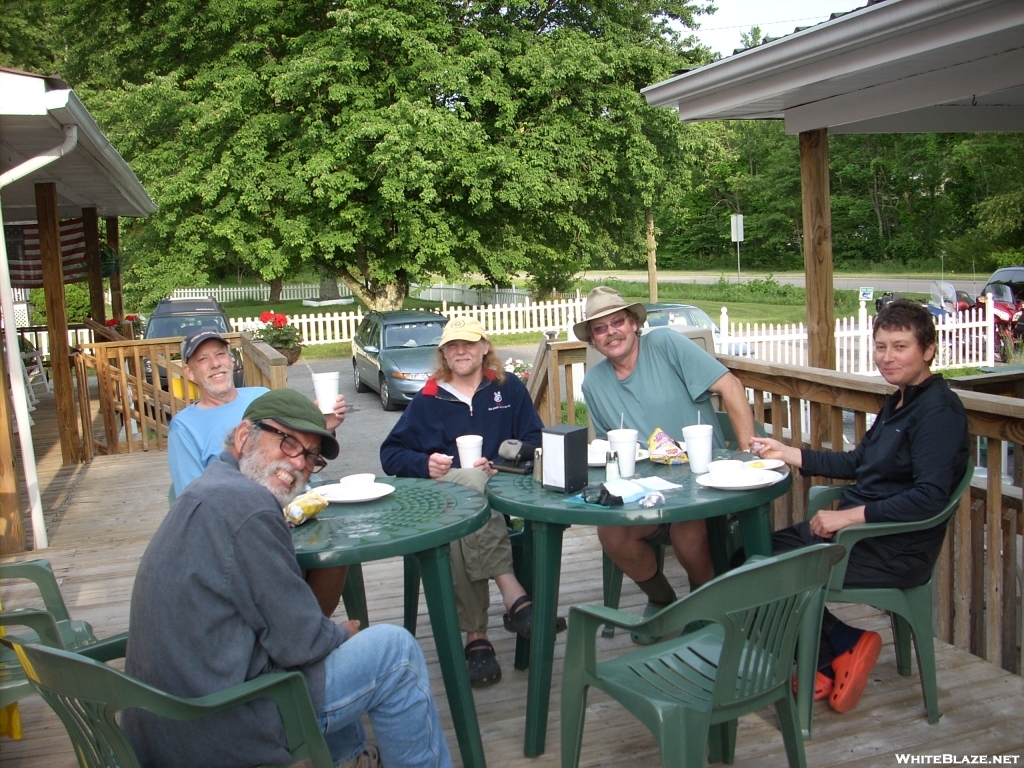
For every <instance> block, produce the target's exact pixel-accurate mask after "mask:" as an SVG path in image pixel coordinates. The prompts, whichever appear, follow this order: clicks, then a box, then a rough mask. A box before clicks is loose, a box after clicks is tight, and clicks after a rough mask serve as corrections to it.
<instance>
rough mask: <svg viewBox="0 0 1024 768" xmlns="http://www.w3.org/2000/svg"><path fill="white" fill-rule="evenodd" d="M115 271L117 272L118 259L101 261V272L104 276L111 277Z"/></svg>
mask: <svg viewBox="0 0 1024 768" xmlns="http://www.w3.org/2000/svg"><path fill="white" fill-rule="evenodd" d="M115 272H117V262H116V261H104V262H100V274H101V275H102V276H103V277H110V276H111V275H113V274H114V273H115Z"/></svg>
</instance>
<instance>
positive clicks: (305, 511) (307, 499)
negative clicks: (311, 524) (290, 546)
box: [284, 491, 329, 525]
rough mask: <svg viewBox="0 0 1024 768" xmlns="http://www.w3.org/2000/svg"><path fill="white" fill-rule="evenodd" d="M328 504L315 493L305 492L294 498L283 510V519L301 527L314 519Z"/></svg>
mask: <svg viewBox="0 0 1024 768" xmlns="http://www.w3.org/2000/svg"><path fill="white" fill-rule="evenodd" d="M328 503H329V502H328V501H327V499H325V498H324V497H323V496H321V495H320V494H319V493H317V492H316V491H306V492H305V493H304V494H302V495H301V496H296V497H295V498H294V499H292V501H291V502H290V503H289V504H288V505H287V506H286V507H285V508H284V519H285V520H287V521H288V522H289V523H291V524H292V525H302V524H303V523H304V522H306V521H307V520H309V519H310V518H311V517H316V516H317V515H318V514H320V512H321V511H322V510H323V509H325V508H326V507H327V504H328Z"/></svg>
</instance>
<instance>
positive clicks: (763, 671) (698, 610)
mask: <svg viewBox="0 0 1024 768" xmlns="http://www.w3.org/2000/svg"><path fill="white" fill-rule="evenodd" d="M842 554H843V548H842V547H841V546H838V545H835V544H818V545H815V546H813V547H807V548H805V549H800V550H796V551H794V552H788V553H786V554H784V555H778V556H776V557H770V558H751V560H750V561H749V562H748V563H746V564H744V565H742V566H740V567H739V568H736V569H734V570H732V571H730V572H729V573H727V574H724V575H722V576H719V577H717V578H715V579H713V580H712V581H710V582H708V583H707V584H705V585H704V586H703V587H701V588H700V589H697V590H696V591H694V592H691V593H690V594H688V595H687V596H686V597H684V598H682V599H680V600H677V601H676V602H675V603H673V604H672V605H670V606H668V607H666V608H664V609H663V610H661V611H659V612H658V613H657V614H656V615H654V616H652V617H651V618H649V619H641V618H639V617H637V616H635V615H632V614H628V613H623V612H621V611H617V610H613V609H611V608H606V607H605V606H597V605H594V606H581V607H573V608H572V609H570V611H569V635H568V639H567V641H566V648H565V666H564V669H563V673H562V768H576V767H577V766H578V764H579V758H580V746H581V744H582V740H583V720H584V717H585V714H586V697H587V689H588V688H589V687H590V686H594V687H597V688H600V689H601V690H602V691H604V692H605V693H607V694H608V695H609V696H611V697H612V698H614V699H615V700H616V701H618V702H619V703H620V704H622V706H624V707H625V708H626V709H627V710H629V711H630V712H631V713H632V714H633V715H634V716H635V717H637V718H638V719H639V720H640V722H642V723H643V724H644V725H645V726H646V727H647V728H648V729H650V731H651V732H652V733H653V734H654V737H655V739H656V740H657V742H658V748H659V750H660V751H661V761H662V765H663V766H665V768H684V766H685V767H686V768H702V767H703V765H704V758H705V752H706V751H707V749H708V747H709V746H710V748H711V758H712V760H713V761H714V760H721V759H724V760H725V762H727V763H732V761H733V757H734V754H735V743H736V719H737V718H738V717H740V716H741V715H744V714H746V713H748V712H753V711H756V710H759V709H761V708H763V707H765V706H767V705H769V704H774V706H775V711H776V712H777V714H778V718H779V727H780V729H781V731H782V738H783V741H784V743H785V746H786V756H787V758H788V760H789V765H790V766H791V768H797V767H799V768H803V767H804V766H805V765H806V760H805V757H804V744H803V737H802V735H801V733H800V724H799V720H798V717H797V710H796V703H795V701H794V699H793V691H792V683H791V676H792V669H793V652H794V649H795V646H796V644H797V638H798V636H800V635H801V634H802V637H803V638H806V637H807V632H808V628H810V631H811V632H817V631H818V627H820V622H821V611H822V607H823V605H824V603H823V587H824V586H825V583H826V582H827V581H828V577H829V572H830V570H831V567H832V564H833V563H836V562H838V561H839V559H840V558H841V557H842ZM815 621H816V622H818V625H817V626H815V625H814V622H815ZM605 622H608V623H611V624H613V625H614V626H617V627H621V628H623V629H627V630H629V631H631V632H633V633H640V634H645V635H649V636H655V637H657V636H661V637H664V636H666V635H669V634H672V633H674V632H678V631H680V630H682V629H684V628H692V627H694V626H698V627H700V628H699V629H695V630H694V631H691V632H687V633H685V634H683V635H682V636H681V637H678V638H675V639H670V640H662V641H661V642H660V643H657V644H656V645H651V646H647V647H644V648H642V649H640V650H634V651H630V652H628V653H625V654H623V655H621V656H618V657H616V658H614V659H611V660H609V661H602V662H598V661H597V660H596V657H597V653H596V648H595V646H596V637H597V631H598V629H599V628H600V626H601V624H603V623H605ZM695 622H696V624H695ZM713 726H717V727H715V728H714V730H712V728H713Z"/></svg>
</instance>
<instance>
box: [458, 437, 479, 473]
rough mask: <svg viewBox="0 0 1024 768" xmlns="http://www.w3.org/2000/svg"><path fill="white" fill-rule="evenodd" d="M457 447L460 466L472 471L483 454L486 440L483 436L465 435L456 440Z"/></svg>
mask: <svg viewBox="0 0 1024 768" xmlns="http://www.w3.org/2000/svg"><path fill="white" fill-rule="evenodd" d="M455 445H456V446H457V447H458V449H459V465H460V466H461V467H462V468H463V469H471V468H472V467H473V464H475V463H476V460H477V459H479V458H480V456H481V454H482V452H483V449H484V439H483V437H482V436H481V435H463V436H462V437H456V438H455Z"/></svg>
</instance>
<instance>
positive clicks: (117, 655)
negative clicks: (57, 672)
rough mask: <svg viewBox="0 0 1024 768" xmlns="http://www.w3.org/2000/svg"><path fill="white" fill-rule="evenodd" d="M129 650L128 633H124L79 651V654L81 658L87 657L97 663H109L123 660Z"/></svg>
mask: <svg viewBox="0 0 1024 768" xmlns="http://www.w3.org/2000/svg"><path fill="white" fill-rule="evenodd" d="M127 649H128V633H127V632H122V633H121V634H120V635H114V636H113V637H108V638H107V639H106V640H101V641H99V642H98V643H93V644H92V645H87V646H85V647H84V648H81V649H79V650H78V651H77V653H78V655H79V656H86V657H88V658H90V659H93V660H95V661H102V662H107V661H112V660H114V659H123V658H124V655H125V653H126V652H127Z"/></svg>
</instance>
